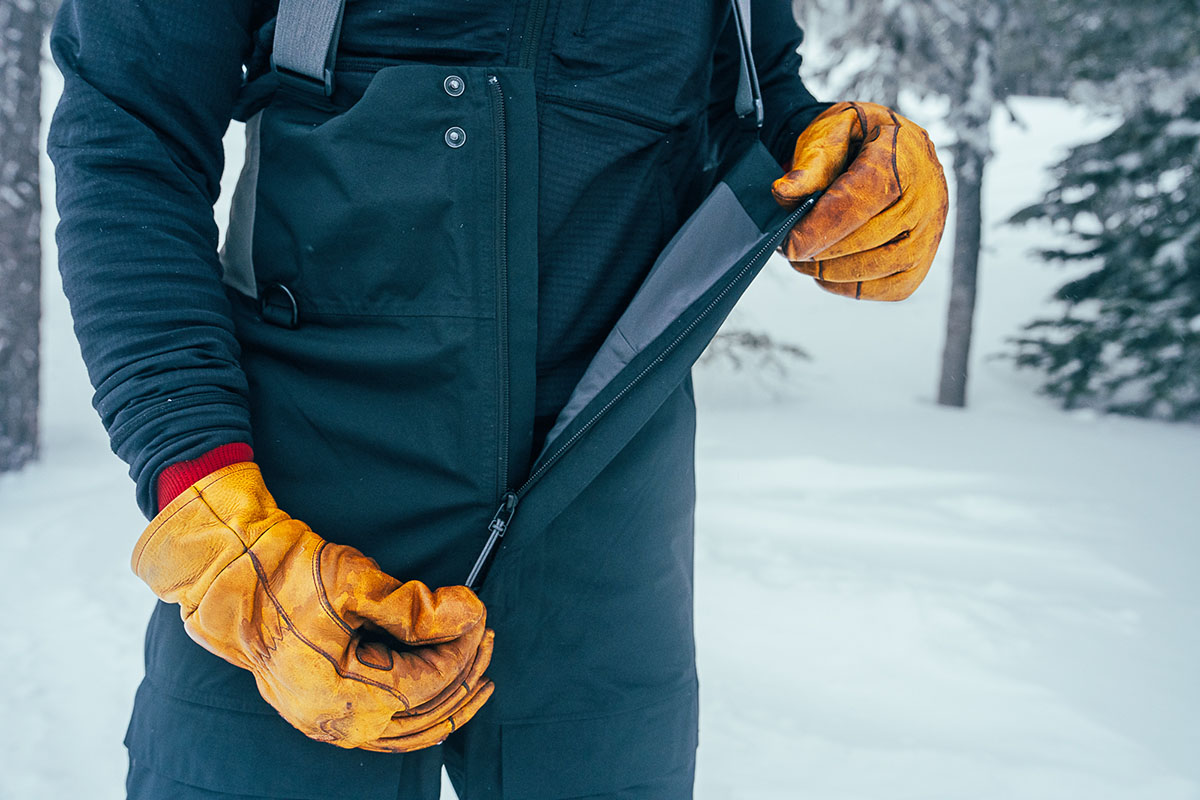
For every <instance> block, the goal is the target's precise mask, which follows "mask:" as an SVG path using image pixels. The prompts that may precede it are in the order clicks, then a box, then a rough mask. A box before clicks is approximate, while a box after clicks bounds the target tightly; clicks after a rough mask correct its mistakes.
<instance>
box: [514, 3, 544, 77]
mask: <svg viewBox="0 0 1200 800" xmlns="http://www.w3.org/2000/svg"><path fill="white" fill-rule="evenodd" d="M546 6H547V0H530V6H529V14H528V15H527V16H526V17H525V35H524V36H522V37H521V56H520V59H519V60H518V61H517V66H518V67H523V68H525V69H532V68H533V62H534V59H535V58H536V57H537V51H538V45H540V44H541V38H542V28H544V27H545V25H546Z"/></svg>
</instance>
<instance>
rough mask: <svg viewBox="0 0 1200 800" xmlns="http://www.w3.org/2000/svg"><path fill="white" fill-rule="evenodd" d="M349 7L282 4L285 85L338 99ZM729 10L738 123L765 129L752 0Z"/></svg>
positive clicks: (327, 0)
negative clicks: (338, 65) (338, 63)
mask: <svg viewBox="0 0 1200 800" xmlns="http://www.w3.org/2000/svg"><path fill="white" fill-rule="evenodd" d="M344 5H345V0H279V15H278V16H277V17H276V18H275V45H274V50H273V51H272V54H271V67H272V68H273V69H274V70H275V72H276V74H278V75H279V77H280V80H283V81H286V82H289V83H292V84H297V85H300V86H303V87H304V88H306V89H308V90H310V91H314V92H320V93H321V94H323V95H325V96H326V97H328V96H329V95H331V94H333V64H334V60H335V59H336V58H337V42H338V35H339V34H340V33H341V29H342V10H343V8H344ZM730 5H732V6H733V21H734V26H735V27H736V28H737V37H738V53H739V55H740V61H741V65H740V67H739V70H738V89H737V98H736V100H735V102H734V109H735V110H736V111H737V115H738V118H739V119H741V120H743V121H745V122H747V123H750V122H753V124H754V127H757V128H761V127H762V121H763V104H762V93H761V91H760V90H759V86H758V73H757V71H756V70H755V69H754V56H753V54H752V52H751V50H750V0H730Z"/></svg>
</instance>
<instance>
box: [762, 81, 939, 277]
mask: <svg viewBox="0 0 1200 800" xmlns="http://www.w3.org/2000/svg"><path fill="white" fill-rule="evenodd" d="M819 190H824V194H822V195H821V197H820V198H819V199H818V200H817V203H816V205H814V206H813V209H812V211H810V212H809V213H808V214H807V215H806V216H805V217H804V218H803V219H801V220H800V222H799V223H798V224H797V225H796V227H795V228H793V229H792V231H791V233H789V234H788V238H787V240H786V242H785V243H784V246H783V248H782V250H783V254H784V255H785V256H786V257H787V259H788V260H789V261H790V262H792V266H793V267H794V268H795V269H797V270H798V271H800V272H803V273H804V274H805V275H811V276H813V277H814V278H816V279H817V283H818V284H820V286H821V287H822V288H824V289H827V290H829V291H831V292H834V293H835V294H840V295H845V296H847V297H856V298H862V299H864V300H903V299H904V298H906V297H908V296H909V295H910V294H912V293H913V290H915V289H916V288H917V286H918V285H919V284H920V283H921V281H922V279H924V277H925V274H926V273H927V272H929V267H930V265H931V264H932V263H933V256H934V253H936V252H937V248H938V243H939V242H940V241H941V238H942V229H943V228H944V227H945V225H946V212H947V209H948V205H949V203H948V198H947V193H946V177H945V175H944V174H943V172H942V165H941V164H940V163H939V162H938V159H937V154H936V153H935V152H934V149H933V143H932V142H930V141H929V135H928V134H927V133H926V132H925V130H924V129H923V128H921V127H920V126H919V125H917V124H916V123H914V122H911V121H910V120H907V119H905V118H904V117H902V116H900V115H899V114H897V113H896V112H895V111H892V110H891V109H888V108H885V107H884V106H880V105H876V104H874V103H838V104H837V105H835V106H833V107H831V108H829V109H827V110H826V111H824V112H823V113H822V114H821V115H820V116H818V117H817V118H816V119H815V120H813V121H812V123H811V124H809V126H808V127H807V128H806V129H805V130H804V132H803V133H801V134H800V136H799V137H798V138H797V140H796V150H795V155H794V156H793V158H792V168H791V171H790V172H788V173H787V174H786V175H784V176H783V177H782V178H780V179H779V180H777V181H775V184H774V187H773V191H774V194H775V199H776V200H777V201H778V202H779V203H780V204H781V205H783V206H794V205H796V204H797V203H799V202H800V201H801V200H803V199H804V198H805V197H806V196H808V195H810V194H812V193H813V192H816V191H819Z"/></svg>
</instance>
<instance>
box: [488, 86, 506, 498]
mask: <svg viewBox="0 0 1200 800" xmlns="http://www.w3.org/2000/svg"><path fill="white" fill-rule="evenodd" d="M488 91H489V92H490V93H491V96H492V121H493V124H494V125H495V128H496V329H497V330H496V363H497V367H498V371H499V380H498V381H497V384H498V386H499V392H500V397H499V403H498V406H499V409H500V414H499V416H500V419H499V430H498V431H497V434H498V436H497V438H498V441H499V444H498V448H499V452H498V453H497V457H498V460H499V463H498V467H497V471H496V472H497V477H496V481H497V483H498V484H499V485H498V486H497V492H498V493H499V492H506V491H507V490H508V451H509V430H508V429H509V426H510V424H511V420H510V417H509V393H510V387H509V374H508V366H509V365H508V114H507V112H506V110H505V108H504V89H503V88H502V87H501V86H500V79H499V78H497V77H496V76H495V75H489V76H488Z"/></svg>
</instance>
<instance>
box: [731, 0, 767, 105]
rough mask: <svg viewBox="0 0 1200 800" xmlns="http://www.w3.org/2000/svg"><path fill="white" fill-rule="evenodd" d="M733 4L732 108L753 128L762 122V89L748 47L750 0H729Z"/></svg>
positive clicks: (752, 52) (752, 55)
mask: <svg viewBox="0 0 1200 800" xmlns="http://www.w3.org/2000/svg"><path fill="white" fill-rule="evenodd" d="M730 3H731V5H732V6H733V24H734V26H735V27H736V28H737V37H738V53H739V55H740V56H741V58H740V59H739V61H740V62H741V64H740V65H739V67H738V88H737V98H736V99H735V100H734V110H735V111H737V115H738V119H740V120H742V121H744V122H747V123H749V122H753V124H754V127H755V128H761V127H762V124H763V102H762V91H761V90H760V89H759V86H758V71H757V70H756V69H755V68H754V51H753V50H751V49H750V41H751V40H750V30H751V28H750V0H730Z"/></svg>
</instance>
